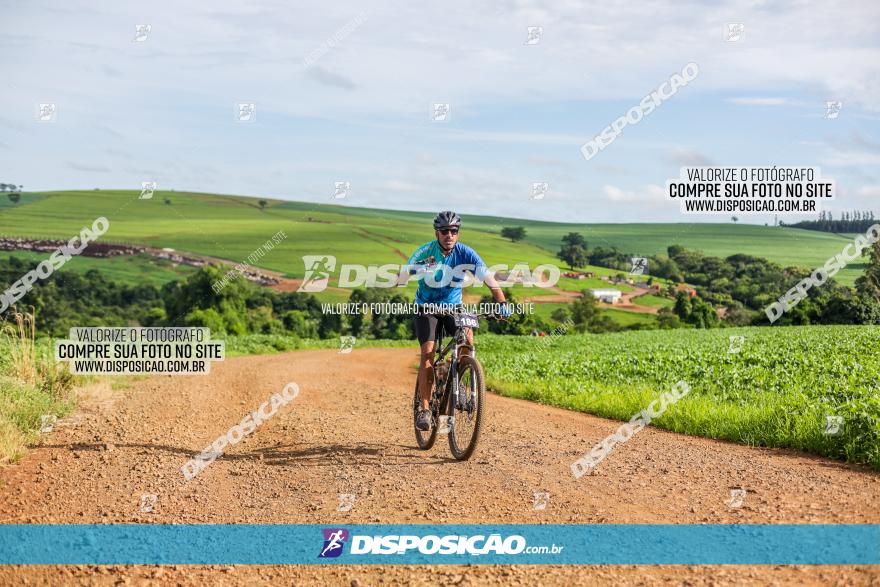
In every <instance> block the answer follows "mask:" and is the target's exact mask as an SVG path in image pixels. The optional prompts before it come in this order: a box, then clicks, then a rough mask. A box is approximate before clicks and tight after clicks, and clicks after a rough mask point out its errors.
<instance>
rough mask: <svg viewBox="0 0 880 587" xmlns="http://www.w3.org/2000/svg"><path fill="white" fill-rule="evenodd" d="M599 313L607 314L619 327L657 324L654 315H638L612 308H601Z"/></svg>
mask: <svg viewBox="0 0 880 587" xmlns="http://www.w3.org/2000/svg"><path fill="white" fill-rule="evenodd" d="M600 311H601V312H602V313H603V314H607V315H608V316H609V317H610V318H611V319H612V320H614V321H615V322H617V323H618V324H620V325H621V326H629V325H630V324H643V325H645V326H653V325H655V324H656V323H657V318H656V316H654V314H639V313H638V312H628V311H626V310H614V309H612V308H601V309H600Z"/></svg>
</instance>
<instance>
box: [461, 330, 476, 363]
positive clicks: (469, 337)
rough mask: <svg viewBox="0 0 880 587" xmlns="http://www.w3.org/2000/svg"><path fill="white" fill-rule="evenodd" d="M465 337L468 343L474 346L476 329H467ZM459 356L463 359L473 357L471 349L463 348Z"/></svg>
mask: <svg viewBox="0 0 880 587" xmlns="http://www.w3.org/2000/svg"><path fill="white" fill-rule="evenodd" d="M464 335H465V337H466V338H467V343H468V344H469V345H471V346H474V329H473V328H465V329H464ZM459 355H461V356H462V357H469V356H471V349H465V348H463V349H461V352H460V353H459Z"/></svg>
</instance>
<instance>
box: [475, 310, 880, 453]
mask: <svg viewBox="0 0 880 587" xmlns="http://www.w3.org/2000/svg"><path fill="white" fill-rule="evenodd" d="M731 335H738V336H744V337H745V341H744V343H743V345H742V350H741V351H740V352H738V353H730V352H728V351H729V348H730V340H729V337H730V336H731ZM480 351H481V360H482V362H483V366H484V368H485V370H486V374H487V381H488V383H489V386H490V387H491V388H492V389H494V390H497V391H499V392H500V393H502V394H504V395H509V396H512V397H519V398H523V399H528V400H532V401H537V402H540V403H545V404H550V405H556V406H559V407H562V408H567V409H573V410H579V411H584V412H590V413H594V414H598V415H600V416H605V417H609V418H615V419H619V420H629V419H630V418H631V417H632V416H633V415H635V414H637V413H638V412H639V411H641V410H643V409H645V408H646V407H647V406H648V404H649V403H650V402H651V401H652V400H653V399H656V398H658V397H659V396H660V394H661V393H662V392H664V391H667V390H669V389H670V388H671V386H672V385H673V384H674V383H675V382H677V381H679V380H683V381H685V382H687V383H688V385H689V386H690V388H691V392H690V393H689V394H688V395H687V396H686V397H685V398H683V399H682V400H681V401H679V402H678V403H676V404H674V405H673V406H672V407H670V408H669V409H668V410H667V412H666V413H665V414H664V415H663V416H661V417H659V418H657V419H656V420H654V421H653V422H652V424H653V425H656V426H659V427H661V428H666V429H668V430H674V431H676V432H682V433H685V434H692V435H696V436H705V437H708V438H717V439H723V440H729V441H733V442H739V443H743V444H748V445H755V446H770V447H783V448H794V449H798V450H803V451H807V452H812V453H816V454H820V455H824V456H828V457H832V458H837V459H843V460H847V461H850V462H856V463H866V464H869V465H871V466H872V467H874V468H875V469H880V353H878V352H877V328H876V327H871V326H806V327H774V328H736V329H716V330H671V331H657V330H655V331H641V332H625V333H616V334H605V335H598V336H597V335H567V336H559V337H554V338H553V340H552V341H551V342H550V344H549V345H542V346H537V345H536V344H535V342H534V339H532V338H529V337H520V338H516V337H488V336H487V337H482V338H481V340H480ZM827 416H841V417H842V418H843V427H842V430H841V432H840V433H839V434H836V435H829V434H826V433H825V424H826V417H827ZM610 432H611V430H609V433H610ZM591 448H592V444H589V445H585V446H583V449H584V453H586V452H588V451H589V450H590V449H591ZM612 458H613V457H612ZM572 460H574V459H572Z"/></svg>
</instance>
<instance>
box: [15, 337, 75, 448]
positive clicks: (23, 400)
mask: <svg viewBox="0 0 880 587" xmlns="http://www.w3.org/2000/svg"><path fill="white" fill-rule="evenodd" d="M2 324H3V323H2V322H0V325H2ZM13 344H15V343H14V342H12V341H11V340H10V339H9V338H7V337H5V336H0V464H4V463H11V462H15V461H17V460H18V459H20V458H21V457H22V456H23V455H24V453H25V450H26V448H27V447H28V446H30V445H33V444H35V443H36V442H37V441H38V439H39V437H40V431H39V429H40V424H41V419H40V417H41V416H43V415H47V416H49V415H54V416H56V417H57V418H62V417H63V416H66V415H67V414H69V413H70V412H71V411H72V410H73V408H74V405H75V401H74V398H73V395H72V394H70V393H69V391H70V386H71V385H72V382H73V380H72V378H70V376H69V375H66V374H65V373H64V372H60V373H59V372H57V371H55V370H54V369H51V370H49V369H48V368H47V367H48V366H49V365H53V364H54V361H52V356H51V353H52V349H51V347H50V345H49V341H48V340H46V339H44V340H38V341H37V344H36V345H35V353H36V357H37V363H38V369H37V371H36V372H35V374H34V376H33V378H32V379H30V380H25V379H23V378H22V377H21V376H20V374H19V373H16V371H15V369H14V368H13V362H12V358H11V357H12V354H13V348H12V345H13Z"/></svg>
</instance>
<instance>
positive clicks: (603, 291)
mask: <svg viewBox="0 0 880 587" xmlns="http://www.w3.org/2000/svg"><path fill="white" fill-rule="evenodd" d="M590 291H591V292H592V294H593V297H594V298H596V299H597V300H599V301H600V302H605V303H606V304H616V303H617V300H619V299H620V296H622V295H623V292H622V291H620V290H619V289H611V288H596V289H591V290H590Z"/></svg>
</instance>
